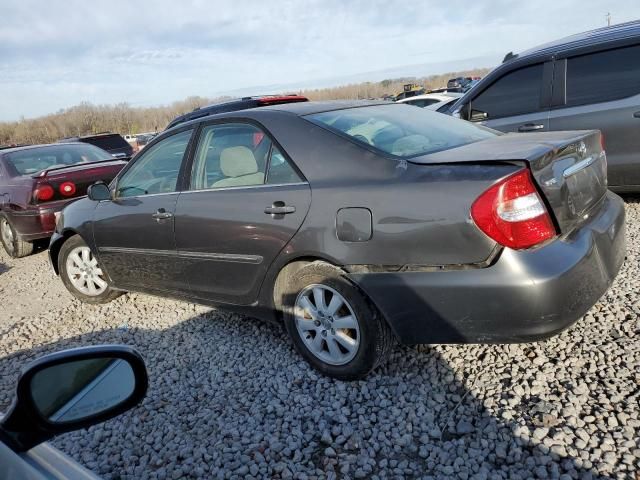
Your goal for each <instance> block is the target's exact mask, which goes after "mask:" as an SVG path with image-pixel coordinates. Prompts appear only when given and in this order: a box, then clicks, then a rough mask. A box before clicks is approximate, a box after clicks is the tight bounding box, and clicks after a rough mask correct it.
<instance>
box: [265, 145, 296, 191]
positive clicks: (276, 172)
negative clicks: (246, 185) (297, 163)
mask: <svg viewBox="0 0 640 480" xmlns="http://www.w3.org/2000/svg"><path fill="white" fill-rule="evenodd" d="M301 181H302V179H301V178H300V175H298V174H297V172H296V171H295V170H294V169H293V167H292V166H291V165H290V164H289V161H288V160H287V159H286V157H285V156H284V155H283V154H282V152H280V150H278V148H277V147H276V146H275V145H274V146H273V148H272V149H271V161H270V162H269V172H268V173H267V183H268V184H269V185H278V184H286V183H298V182H301Z"/></svg>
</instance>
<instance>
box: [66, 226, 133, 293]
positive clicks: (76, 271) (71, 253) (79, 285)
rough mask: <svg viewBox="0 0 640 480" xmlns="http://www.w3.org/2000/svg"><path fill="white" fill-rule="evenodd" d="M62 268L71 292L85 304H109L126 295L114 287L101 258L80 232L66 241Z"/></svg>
mask: <svg viewBox="0 0 640 480" xmlns="http://www.w3.org/2000/svg"><path fill="white" fill-rule="evenodd" d="M58 271H59V272H60V278H61V279H62V283H64V286H65V287H67V290H69V292H70V293H71V295H73V296H74V297H76V298H77V299H78V300H82V301H83V302H85V303H92V304H99V303H108V302H110V301H111V300H114V299H115V298H117V297H119V296H120V295H122V292H119V291H117V290H113V289H112V288H111V286H110V285H109V282H108V280H107V277H106V275H105V274H104V272H103V271H102V269H101V268H100V265H99V264H98V259H97V258H96V257H95V256H94V255H93V252H91V249H90V248H89V247H88V246H87V244H86V243H85V241H84V240H83V239H82V237H80V235H74V236H73V237H71V238H69V239H68V240H67V241H65V242H64V244H62V247H61V248H60V254H59V255H58Z"/></svg>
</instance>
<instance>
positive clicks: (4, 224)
mask: <svg viewBox="0 0 640 480" xmlns="http://www.w3.org/2000/svg"><path fill="white" fill-rule="evenodd" d="M0 235H2V242H3V243H4V244H5V245H6V246H7V248H13V242H14V237H13V230H12V229H11V225H9V222H8V221H7V219H6V218H3V219H2V220H1V221H0Z"/></svg>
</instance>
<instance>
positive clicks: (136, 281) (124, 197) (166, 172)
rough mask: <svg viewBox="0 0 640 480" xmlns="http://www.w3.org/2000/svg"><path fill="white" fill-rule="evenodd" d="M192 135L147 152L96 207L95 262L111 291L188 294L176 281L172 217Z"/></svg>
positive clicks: (172, 138)
mask: <svg viewBox="0 0 640 480" xmlns="http://www.w3.org/2000/svg"><path fill="white" fill-rule="evenodd" d="M192 133H193V130H191V129H189V130H183V131H181V132H177V133H175V134H173V135H171V136H169V137H167V138H164V139H162V140H161V141H160V142H158V143H156V144H154V145H153V146H151V147H149V149H146V150H145V151H144V152H143V153H141V154H140V155H139V156H138V157H136V159H135V163H134V164H132V165H131V167H130V168H128V169H127V170H126V171H125V172H124V173H123V174H122V175H121V176H120V178H118V181H117V184H116V189H115V192H114V198H113V199H112V200H106V201H102V202H99V203H98V205H97V207H96V210H95V213H94V220H93V232H94V237H95V242H96V246H97V248H98V254H99V257H100V261H101V263H102V265H103V266H104V268H105V269H106V270H107V273H108V274H109V276H110V277H111V279H112V280H113V281H114V282H115V284H116V286H119V287H124V288H127V287H129V288H132V289H135V290H149V291H168V292H179V293H186V292H188V285H186V284H182V283H181V279H180V278H179V275H178V271H179V262H178V259H177V256H176V245H175V238H174V232H173V229H174V212H175V208H176V202H177V199H178V190H179V185H180V183H179V180H180V178H181V177H180V174H181V167H182V164H183V160H184V159H185V158H186V156H187V152H188V146H189V142H190V138H191V135H192Z"/></svg>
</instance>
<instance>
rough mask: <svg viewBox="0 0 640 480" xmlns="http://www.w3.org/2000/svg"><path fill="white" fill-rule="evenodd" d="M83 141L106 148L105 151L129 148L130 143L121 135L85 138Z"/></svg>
mask: <svg viewBox="0 0 640 480" xmlns="http://www.w3.org/2000/svg"><path fill="white" fill-rule="evenodd" d="M81 141H83V142H86V143H90V144H91V145H95V146H96V147H100V148H104V149H105V150H115V149H116V148H127V147H129V143H128V142H127V141H126V140H125V139H124V138H122V137H121V136H120V135H104V136H100V137H88V138H83V139H82V140H81Z"/></svg>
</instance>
